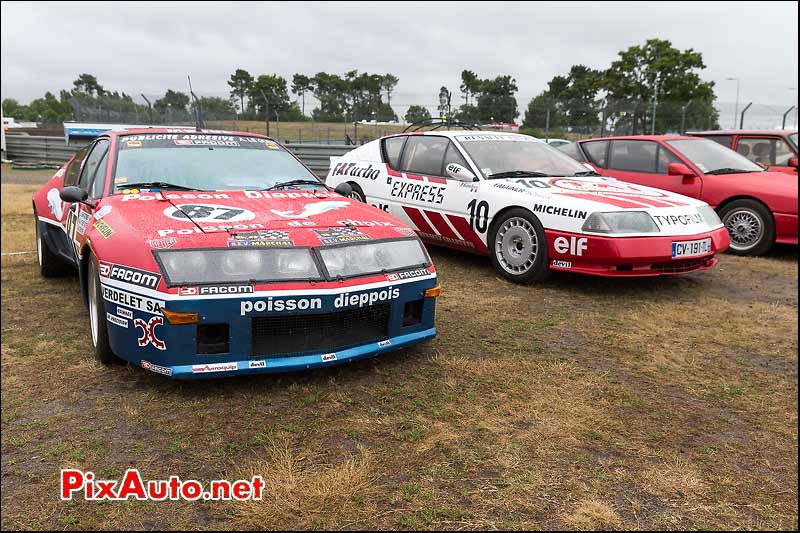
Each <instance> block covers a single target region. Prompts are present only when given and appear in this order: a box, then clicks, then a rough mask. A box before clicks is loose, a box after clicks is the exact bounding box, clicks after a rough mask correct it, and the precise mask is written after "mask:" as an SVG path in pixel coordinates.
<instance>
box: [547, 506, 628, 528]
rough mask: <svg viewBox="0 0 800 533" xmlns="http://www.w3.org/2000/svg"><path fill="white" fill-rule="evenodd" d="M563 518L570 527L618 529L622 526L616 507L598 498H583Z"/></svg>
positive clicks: (564, 522) (567, 526)
mask: <svg viewBox="0 0 800 533" xmlns="http://www.w3.org/2000/svg"><path fill="white" fill-rule="evenodd" d="M561 520H562V523H563V525H564V526H566V528H568V529H580V530H588V529H616V528H619V527H621V526H622V520H621V519H620V517H619V515H618V514H617V512H616V511H615V510H614V508H613V507H612V506H611V505H609V504H608V503H605V502H602V501H600V500H596V499H587V500H581V501H580V502H578V505H577V506H576V507H575V509H574V510H573V511H572V512H570V513H565V514H563V515H562V518H561Z"/></svg>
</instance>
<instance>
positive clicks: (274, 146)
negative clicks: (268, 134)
mask: <svg viewBox="0 0 800 533" xmlns="http://www.w3.org/2000/svg"><path fill="white" fill-rule="evenodd" d="M264 146H265V147H266V148H267V149H269V150H280V149H281V147H280V146H278V145H277V144H275V143H265V144H264Z"/></svg>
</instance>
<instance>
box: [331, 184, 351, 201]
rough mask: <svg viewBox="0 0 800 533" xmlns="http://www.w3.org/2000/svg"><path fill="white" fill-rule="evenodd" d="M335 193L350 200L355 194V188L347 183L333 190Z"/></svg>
mask: <svg viewBox="0 0 800 533" xmlns="http://www.w3.org/2000/svg"><path fill="white" fill-rule="evenodd" d="M333 192H335V193H336V194H341V195H342V196H346V197H347V198H349V197H350V195H351V194H353V187H351V186H350V184H349V183H347V182H346V181H345V182H342V183H340V184H339V185H337V186H336V188H335V189H333Z"/></svg>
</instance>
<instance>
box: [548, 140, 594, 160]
mask: <svg viewBox="0 0 800 533" xmlns="http://www.w3.org/2000/svg"><path fill="white" fill-rule="evenodd" d="M584 146H586V145H584ZM556 150H559V151H561V152H564V153H565V154H567V155H568V156H570V157H571V158H572V159H574V160H575V161H578V162H580V163H586V162H587V161H586V158H585V157H584V155H583V153H581V150H580V148H579V147H578V143H568V144H562V145H560V146H556ZM603 155H605V154H603Z"/></svg>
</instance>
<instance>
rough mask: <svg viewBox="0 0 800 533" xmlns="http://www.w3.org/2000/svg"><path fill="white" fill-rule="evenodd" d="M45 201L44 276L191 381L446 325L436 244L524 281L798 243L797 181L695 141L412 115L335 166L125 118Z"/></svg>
mask: <svg viewBox="0 0 800 533" xmlns="http://www.w3.org/2000/svg"><path fill="white" fill-rule="evenodd" d="M565 152H566V153H565ZM566 154H570V155H572V157H569V156H568V155H566ZM366 204H370V205H366ZM33 210H34V215H35V221H36V241H37V257H38V261H39V265H40V270H41V274H42V275H43V276H45V277H51V276H58V275H63V274H65V273H68V272H72V271H75V270H77V271H78V274H79V279H80V287H81V292H82V294H83V298H84V301H85V302H86V304H87V307H88V309H89V317H90V321H89V322H90V333H91V340H92V345H93V347H94V351H95V354H96V356H97V358H98V359H99V360H100V361H101V362H103V363H111V362H113V361H114V360H115V359H117V358H121V359H124V360H126V361H128V362H130V363H132V364H135V365H139V366H141V367H142V368H145V369H147V370H150V371H152V372H155V373H159V374H162V375H166V376H169V377H173V378H197V377H219V376H226V375H235V374H248V373H264V372H279V371H288V370H300V369H308V368H314V367H320V366H328V365H333V364H338V363H343V362H348V361H353V360H356V359H360V358H364V357H370V356H375V355H379V354H382V353H385V352H388V351H391V350H395V349H397V348H402V347H405V346H410V345H412V344H415V343H418V342H421V341H424V340H426V339H430V338H432V337H434V336H435V335H436V328H435V324H434V315H435V302H436V298H437V297H438V295H439V291H440V289H439V286H438V285H437V276H436V269H435V267H434V265H433V263H432V261H431V259H430V256H429V254H428V252H427V250H426V248H425V247H424V246H423V242H425V243H427V244H432V245H438V246H446V247H450V248H455V249H458V250H464V251H468V252H472V253H478V254H482V255H486V256H488V257H489V258H490V261H491V263H492V265H493V266H494V268H495V269H496V271H497V272H498V274H500V275H501V276H503V277H505V278H506V279H508V280H510V281H512V282H517V283H523V282H531V281H540V280H543V279H544V278H546V277H547V276H548V275H549V274H550V273H551V272H552V271H555V270H560V271H566V272H574V273H581V274H590V275H599V276H606V277H632V276H660V275H670V274H681V273H687V272H694V271H700V270H707V269H710V268H713V267H714V266H715V265H716V264H717V263H718V261H719V259H718V257H717V255H718V254H719V253H721V252H724V251H725V250H726V249H728V247H729V246H730V247H731V249H732V251H734V252H735V253H760V252H763V251H765V250H766V249H767V248H769V246H771V245H772V242H774V241H777V242H789V243H792V242H793V243H794V244H797V180H796V178H793V177H792V176H789V175H788V174H785V173H775V172H765V171H764V170H763V168H762V167H760V166H758V165H756V164H754V163H752V162H750V161H749V160H747V159H746V158H745V157H743V156H742V155H740V154H738V153H737V152H735V151H732V150H730V149H728V148H725V147H723V146H721V145H720V144H718V143H715V142H714V141H711V140H708V139H701V138H696V137H630V138H623V137H620V138H612V139H596V140H587V141H581V142H579V143H577V144H570V145H565V146H562V147H560V148H559V149H556V148H554V147H552V146H550V145H548V143H546V142H543V141H540V140H538V139H535V138H532V137H529V136H525V135H519V134H514V133H503V132H484V131H461V130H452V131H438V130H435V131H414V132H409V133H403V134H397V135H391V136H388V137H385V138H383V139H379V140H376V141H373V142H370V143H367V144H365V145H363V146H361V147H359V148H357V149H355V150H353V151H351V152H349V153H347V154H346V155H345V156H344V157H342V158H340V159H339V160H338V161H336V162H335V163H334V164H332V166H331V169H330V172H329V173H328V176H327V178H326V180H324V182H323V181H321V180H319V179H318V178H317V177H316V176H314V174H312V173H311V171H310V170H308V168H306V167H305V166H304V165H303V164H302V163H301V162H300V161H299V160H298V159H297V158H296V157H295V156H294V155H292V154H291V153H290V152H289V151H288V150H286V149H285V148H284V147H283V146H281V145H280V144H279V143H277V142H275V141H274V140H272V139H270V138H268V137H264V136H261V135H256V134H251V133H238V132H228V131H212V130H199V129H190V128H185V129H184V128H146V129H123V130H120V131H110V132H106V133H101V134H100V135H99V136H98V137H97V138H96V139H95V140H94V141H93V142H92V143H91V144H90V145H89V146H87V147H85V148H83V149H82V150H80V151H79V152H78V153H77V154H76V155H75V157H73V158H72V159H71V160H70V161H69V162H67V163H66V164H65V165H64V166H63V167H62V168H61V169H59V171H58V172H57V173H56V174H55V175H54V176H53V177H52V179H51V180H50V181H49V182H48V183H47V184H46V185H45V186H44V187H43V188H42V189H41V190H39V191H38V192H37V193H36V194H35V195H34V197H33Z"/></svg>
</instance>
